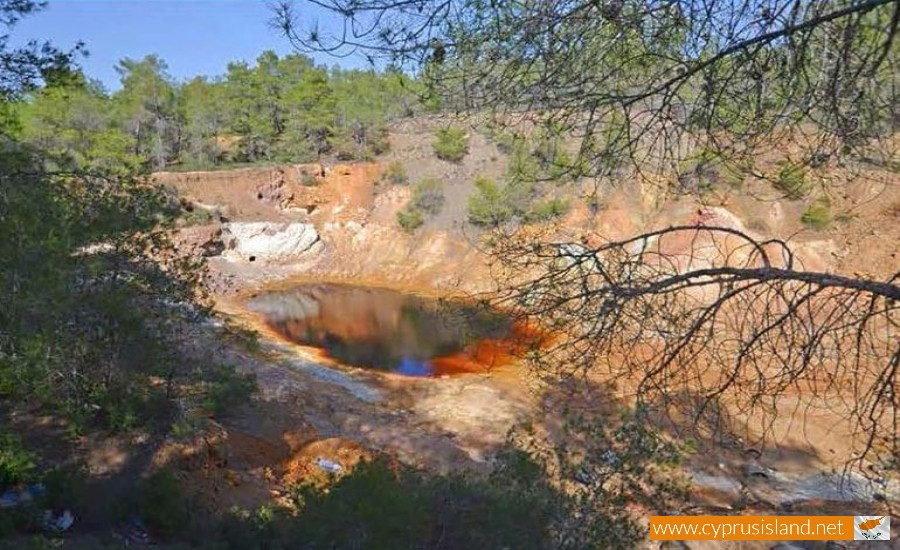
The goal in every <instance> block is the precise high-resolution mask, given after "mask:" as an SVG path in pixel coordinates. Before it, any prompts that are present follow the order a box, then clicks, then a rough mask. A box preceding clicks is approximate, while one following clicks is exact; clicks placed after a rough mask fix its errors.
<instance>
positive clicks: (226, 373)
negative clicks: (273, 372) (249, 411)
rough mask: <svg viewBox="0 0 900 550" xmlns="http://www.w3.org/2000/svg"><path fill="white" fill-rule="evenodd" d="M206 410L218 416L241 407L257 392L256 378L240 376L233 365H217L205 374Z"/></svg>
mask: <svg viewBox="0 0 900 550" xmlns="http://www.w3.org/2000/svg"><path fill="white" fill-rule="evenodd" d="M205 378H206V388H205V390H206V392H205V399H204V403H203V405H204V407H203V408H204V409H206V410H207V411H209V412H211V413H212V414H214V415H216V416H218V415H221V414H223V413H225V412H226V411H228V410H231V409H233V408H235V407H239V406H241V405H243V404H245V403H247V401H249V400H250V396H251V395H253V394H254V393H255V392H256V389H257V386H256V378H255V377H254V376H253V375H251V374H240V373H238V372H237V371H236V370H235V368H234V366H232V365H216V366H214V367H212V368H211V369H210V371H209V372H207V373H205Z"/></svg>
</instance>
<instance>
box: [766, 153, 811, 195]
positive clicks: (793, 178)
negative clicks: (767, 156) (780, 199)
mask: <svg viewBox="0 0 900 550" xmlns="http://www.w3.org/2000/svg"><path fill="white" fill-rule="evenodd" d="M775 188H776V189H778V190H779V191H781V192H782V193H784V195H785V197H787V198H789V199H791V200H797V199H802V198H803V197H805V196H807V195H809V192H810V191H811V190H812V183H810V181H809V179H808V178H807V174H806V169H805V168H804V167H803V166H802V165H795V164H790V163H787V162H782V163H781V169H780V170H779V171H778V176H777V178H776V180H775Z"/></svg>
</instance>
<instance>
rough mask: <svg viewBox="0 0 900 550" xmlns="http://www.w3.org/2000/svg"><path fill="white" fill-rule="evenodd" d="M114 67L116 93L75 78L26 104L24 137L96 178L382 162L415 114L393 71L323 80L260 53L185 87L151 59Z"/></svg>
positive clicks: (307, 67)
mask: <svg viewBox="0 0 900 550" xmlns="http://www.w3.org/2000/svg"><path fill="white" fill-rule="evenodd" d="M116 68H117V70H118V72H119V74H120V75H121V83H122V88H121V90H119V91H117V92H115V93H111V94H110V93H107V92H106V91H105V90H103V89H102V87H101V86H100V85H98V84H97V83H94V82H90V81H88V80H87V79H86V78H85V77H83V76H82V75H80V74H79V73H74V74H73V75H72V77H71V78H68V79H66V80H65V81H63V82H60V83H59V84H58V85H54V86H48V87H44V88H42V89H39V90H36V91H34V92H33V93H30V94H28V96H27V98H26V101H24V102H22V104H21V109H20V110H21V112H20V116H21V120H22V125H23V127H22V134H21V137H22V139H23V140H24V141H25V142H27V143H29V144H32V145H35V146H38V147H40V148H41V149H43V150H45V151H48V152H51V153H53V154H56V155H64V156H67V157H70V158H72V159H74V160H76V161H78V162H79V163H81V164H82V165H84V166H87V167H90V168H96V169H113V168H116V169H128V168H133V167H144V168H150V169H154V170H158V169H163V168H166V167H168V166H172V165H181V166H185V167H190V168H207V167H212V166H216V165H221V164H227V163H238V162H240V163H245V162H258V161H290V162H309V161H313V160H319V159H321V158H322V156H323V155H326V154H332V155H334V156H336V157H338V158H340V159H342V160H351V159H365V158H369V157H370V156H372V155H377V154H379V153H382V152H384V151H385V150H386V149H387V147H388V143H387V135H386V130H385V126H384V125H385V122H386V120H388V119H389V118H391V117H397V116H406V115H410V114H412V112H413V111H412V106H413V102H412V99H411V98H412V97H413V96H412V91H411V90H410V89H409V88H410V87H411V86H412V81H410V80H409V79H408V78H407V77H406V76H404V75H403V74H402V73H400V72H398V71H394V70H387V71H385V72H380V73H376V72H374V71H363V70H342V69H338V68H335V69H332V70H328V69H326V68H324V67H318V66H315V65H314V64H313V62H312V60H310V59H309V58H308V57H305V56H302V55H287V56H285V57H282V58H279V57H278V56H277V55H276V54H275V53H273V52H271V51H267V52H264V53H262V54H261V55H260V56H259V57H258V58H257V60H256V63H255V64H253V65H250V64H247V63H231V64H229V65H228V69H227V72H226V74H225V75H224V76H222V77H217V78H207V77H196V78H193V79H191V80H189V81H188V82H184V83H179V82H175V81H174V80H173V79H172V78H171V77H170V76H169V75H168V74H167V67H166V63H165V62H164V61H163V60H162V59H160V58H159V57H157V56H155V55H148V56H147V57H145V58H143V59H141V60H133V59H123V60H122V61H121V62H120V63H119V65H118V66H117V67H116Z"/></svg>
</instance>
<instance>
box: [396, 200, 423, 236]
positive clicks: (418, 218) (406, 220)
mask: <svg viewBox="0 0 900 550" xmlns="http://www.w3.org/2000/svg"><path fill="white" fill-rule="evenodd" d="M397 223H398V224H400V227H402V228H403V230H404V231H406V232H407V233H412V232H413V231H415V230H416V229H418V228H420V227H422V225H423V224H424V223H425V219H424V218H423V217H422V212H420V211H418V210H415V209H413V208H410V207H409V206H407V207H406V208H404V209H403V210H401V211H399V212H397Z"/></svg>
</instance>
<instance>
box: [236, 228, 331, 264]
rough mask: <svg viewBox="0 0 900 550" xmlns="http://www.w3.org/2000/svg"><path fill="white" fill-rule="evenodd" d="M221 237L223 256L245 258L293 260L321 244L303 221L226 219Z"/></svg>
mask: <svg viewBox="0 0 900 550" xmlns="http://www.w3.org/2000/svg"><path fill="white" fill-rule="evenodd" d="M222 240H223V241H224V243H225V249H226V250H225V253H224V256H226V257H228V258H231V259H241V260H245V261H249V262H254V261H259V262H288V261H294V260H297V259H299V258H300V257H301V256H303V255H305V254H310V253H314V252H317V251H318V250H319V249H320V248H321V247H322V243H321V241H320V240H319V234H318V233H317V232H316V229H315V228H314V227H313V226H312V225H311V224H306V223H274V222H246V223H237V222H235V223H227V224H225V226H224V231H223V232H222Z"/></svg>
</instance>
